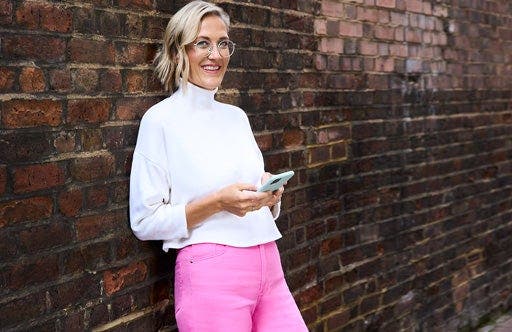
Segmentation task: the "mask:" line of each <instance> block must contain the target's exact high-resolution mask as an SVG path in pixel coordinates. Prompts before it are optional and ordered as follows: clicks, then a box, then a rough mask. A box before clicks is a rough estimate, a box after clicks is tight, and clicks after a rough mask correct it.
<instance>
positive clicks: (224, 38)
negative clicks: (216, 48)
mask: <svg viewBox="0 0 512 332" xmlns="http://www.w3.org/2000/svg"><path fill="white" fill-rule="evenodd" d="M197 39H207V40H210V41H211V38H210V37H207V36H197ZM219 40H229V37H228V36H224V37H220V38H219Z"/></svg>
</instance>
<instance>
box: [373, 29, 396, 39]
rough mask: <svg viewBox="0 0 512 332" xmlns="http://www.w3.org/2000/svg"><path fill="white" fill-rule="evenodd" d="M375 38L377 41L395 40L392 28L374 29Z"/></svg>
mask: <svg viewBox="0 0 512 332" xmlns="http://www.w3.org/2000/svg"><path fill="white" fill-rule="evenodd" d="M375 38H377V39H387V40H393V39H395V29H394V28H393V27H386V26H378V27H376V28H375Z"/></svg>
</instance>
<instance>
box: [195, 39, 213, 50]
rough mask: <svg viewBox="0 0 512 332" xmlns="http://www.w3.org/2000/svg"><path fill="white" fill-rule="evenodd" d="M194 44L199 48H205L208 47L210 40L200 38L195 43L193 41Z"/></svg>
mask: <svg viewBox="0 0 512 332" xmlns="http://www.w3.org/2000/svg"><path fill="white" fill-rule="evenodd" d="M195 45H196V46H197V47H198V48H200V49H207V48H209V47H210V42H208V41H206V40H200V41H198V42H197V43H195Z"/></svg>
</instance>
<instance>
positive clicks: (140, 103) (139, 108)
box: [116, 97, 158, 120]
mask: <svg viewBox="0 0 512 332" xmlns="http://www.w3.org/2000/svg"><path fill="white" fill-rule="evenodd" d="M157 101H158V100H157V99H156V98H147V97H146V98H123V99H119V100H118V102H117V105H116V115H117V118H118V119H119V120H137V119H140V118H142V116H143V115H144V113H146V111H147V110H148V109H149V108H150V107H151V106H153V105H154V104H155V103H156V102H157Z"/></svg>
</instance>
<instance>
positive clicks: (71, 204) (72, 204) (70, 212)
mask: <svg viewBox="0 0 512 332" xmlns="http://www.w3.org/2000/svg"><path fill="white" fill-rule="evenodd" d="M82 202H83V194H82V191H81V190H80V189H69V190H66V191H63V192H61V193H60V194H59V196H58V206H59V210H60V212H61V213H62V214H63V215H64V216H66V217H73V216H76V215H77V214H78V213H79V212H80V210H81V209H82V204H83V203H82Z"/></svg>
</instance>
